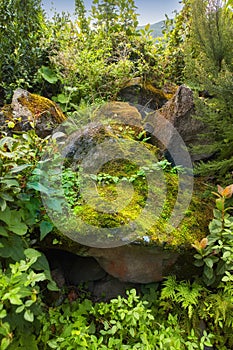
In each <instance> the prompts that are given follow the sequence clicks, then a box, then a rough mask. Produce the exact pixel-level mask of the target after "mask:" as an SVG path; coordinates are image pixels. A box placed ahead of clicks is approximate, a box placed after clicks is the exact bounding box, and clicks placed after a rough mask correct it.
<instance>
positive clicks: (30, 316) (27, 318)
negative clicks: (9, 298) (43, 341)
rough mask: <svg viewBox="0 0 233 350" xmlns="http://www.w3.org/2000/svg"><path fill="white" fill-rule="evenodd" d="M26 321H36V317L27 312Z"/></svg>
mask: <svg viewBox="0 0 233 350" xmlns="http://www.w3.org/2000/svg"><path fill="white" fill-rule="evenodd" d="M24 319H25V320H26V321H28V322H33V321H34V315H33V313H32V312H31V311H30V310H26V311H25V313H24Z"/></svg>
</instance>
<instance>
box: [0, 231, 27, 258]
mask: <svg viewBox="0 0 233 350" xmlns="http://www.w3.org/2000/svg"><path fill="white" fill-rule="evenodd" d="M1 243H2V245H3V247H0V256H1V257H3V258H10V257H11V258H12V259H13V260H14V261H20V260H21V259H24V258H25V255H24V244H25V243H24V241H23V240H22V239H21V237H19V236H16V235H11V236H9V237H8V238H2V239H1Z"/></svg>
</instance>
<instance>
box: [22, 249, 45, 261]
mask: <svg viewBox="0 0 233 350" xmlns="http://www.w3.org/2000/svg"><path fill="white" fill-rule="evenodd" d="M24 254H25V256H26V258H28V259H35V258H36V259H37V258H39V257H40V256H41V253H40V252H38V250H36V249H32V248H27V249H25V250H24Z"/></svg>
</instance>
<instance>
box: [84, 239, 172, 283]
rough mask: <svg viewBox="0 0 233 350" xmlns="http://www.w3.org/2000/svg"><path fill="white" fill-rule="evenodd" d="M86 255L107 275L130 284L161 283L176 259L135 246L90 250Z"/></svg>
mask: <svg viewBox="0 0 233 350" xmlns="http://www.w3.org/2000/svg"><path fill="white" fill-rule="evenodd" d="M88 254H91V255H92V256H94V257H95V258H96V259H97V261H98V262H99V264H100V266H102V268H103V269H104V270H105V271H106V272H107V273H108V274H110V275H111V276H114V277H116V278H118V279H119V280H121V281H125V282H131V283H132V282H133V283H151V282H156V281H161V280H162V279H163V277H164V276H165V275H167V274H168V272H169V270H170V269H171V267H172V266H173V265H174V263H175V262H176V260H177V258H178V254H177V253H175V252H169V251H166V250H163V249H161V248H159V247H145V246H137V245H127V246H122V247H117V248H111V249H96V248H90V250H89V252H88Z"/></svg>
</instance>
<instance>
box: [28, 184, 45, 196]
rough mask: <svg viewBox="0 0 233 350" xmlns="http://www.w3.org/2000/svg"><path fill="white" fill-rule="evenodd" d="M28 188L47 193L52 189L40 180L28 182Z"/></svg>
mask: <svg viewBox="0 0 233 350" xmlns="http://www.w3.org/2000/svg"><path fill="white" fill-rule="evenodd" d="M27 188H31V189H33V190H36V191H39V192H42V193H45V194H49V193H51V190H50V189H49V188H47V187H45V186H43V185H42V184H41V183H39V182H28V183H27Z"/></svg>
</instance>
